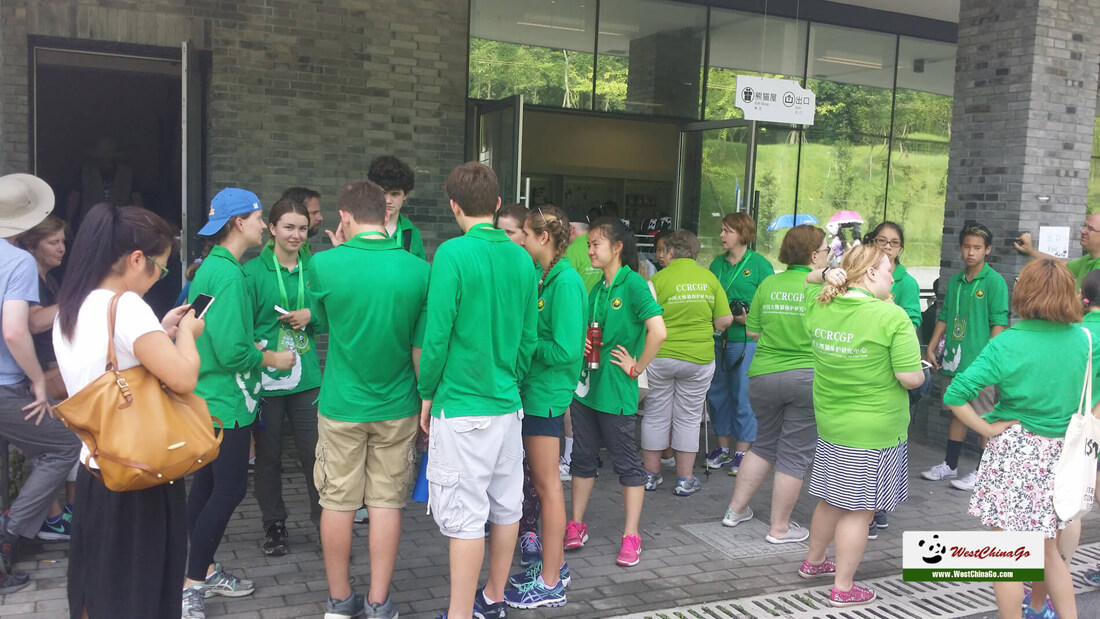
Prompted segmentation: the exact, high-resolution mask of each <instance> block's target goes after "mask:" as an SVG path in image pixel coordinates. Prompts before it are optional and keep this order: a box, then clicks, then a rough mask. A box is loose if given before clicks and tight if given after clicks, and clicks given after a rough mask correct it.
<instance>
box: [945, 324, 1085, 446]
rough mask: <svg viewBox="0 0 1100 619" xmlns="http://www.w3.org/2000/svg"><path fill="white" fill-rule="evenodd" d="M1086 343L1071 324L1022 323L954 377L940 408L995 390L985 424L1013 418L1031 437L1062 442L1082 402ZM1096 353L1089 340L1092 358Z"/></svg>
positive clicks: (1001, 335)
mask: <svg viewBox="0 0 1100 619" xmlns="http://www.w3.org/2000/svg"><path fill="white" fill-rule="evenodd" d="M1087 341H1088V340H1087V338H1086V336H1085V334H1084V333H1081V329H1080V327H1079V325H1076V324H1066V323H1060V322H1047V321H1045V320H1021V321H1020V322H1017V323H1016V324H1014V325H1012V328H1011V329H1006V330H1005V331H1004V332H1003V333H1001V334H1000V335H998V336H997V337H996V338H994V339H993V340H992V341H990V342H989V344H988V345H987V346H986V347H985V348H983V349H982V351H981V353H979V354H978V356H977V358H976V359H974V362H973V363H971V364H970V366H969V367H967V368H966V370H964V371H962V372H959V373H958V374H956V375H955V378H954V380H952V381H951V384H950V385H949V386H948V387H947V391H945V392H944V394H943V403H944V404H947V405H950V406H962V405H963V404H965V403H967V402H969V401H971V400H973V399H974V398H976V397H977V396H978V392H979V391H981V390H982V388H984V387H986V386H988V385H996V386H997V388H998V390H999V393H1000V397H999V399H998V400H997V404H996V405H995V406H994V407H993V411H992V412H990V413H988V414H987V415H986V416H985V420H986V421H989V422H994V421H1003V420H1010V419H1018V420H1020V425H1022V426H1023V427H1024V429H1025V430H1027V431H1028V432H1031V433H1032V434H1038V435H1039V436H1046V437H1049V438H1062V437H1064V436H1065V435H1066V427H1067V426H1068V425H1069V420H1070V417H1071V416H1072V415H1073V414H1074V413H1076V412H1077V407H1078V405H1079V404H1080V401H1081V388H1082V387H1083V380H1084V376H1085V361H1086V357H1087V353H1086V352H1085V350H1086V347H1087V346H1088V343H1087ZM1096 348H1097V342H1096V341H1095V338H1094V341H1093V355H1094V356H1095V355H1096V354H1097V350H1096Z"/></svg>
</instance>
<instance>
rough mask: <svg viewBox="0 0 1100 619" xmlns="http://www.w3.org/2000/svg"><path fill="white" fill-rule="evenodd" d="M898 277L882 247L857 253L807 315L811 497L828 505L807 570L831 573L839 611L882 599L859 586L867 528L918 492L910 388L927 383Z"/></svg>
mask: <svg viewBox="0 0 1100 619" xmlns="http://www.w3.org/2000/svg"><path fill="white" fill-rule="evenodd" d="M890 272H891V264H890V258H889V257H888V256H887V255H886V254H885V253H884V252H883V251H882V250H881V249H879V248H878V247H875V246H873V245H860V246H858V247H854V248H852V250H851V251H849V252H848V253H846V254H845V255H844V260H843V262H842V264H841V272H838V273H836V274H834V273H830V274H829V278H828V280H829V281H828V282H826V284H825V286H824V287H823V288H822V291H821V294H820V295H818V297H817V302H816V303H811V304H810V305H809V307H808V308H807V310H806V323H807V326H808V329H809V332H810V345H811V348H812V349H813V354H814V386H813V394H814V412H815V416H816V419H817V429H818V439H817V445H816V448H815V452H814V463H813V473H812V474H811V476H810V494H811V495H813V496H815V497H818V498H819V499H821V500H820V501H819V502H818V504H817V509H816V510H815V511H814V516H813V522H812V523H811V525H810V549H809V552H808V554H807V556H806V560H805V561H803V562H802V566H801V567H800V568H799V570H798V573H799V575H800V576H802V577H803V578H814V577H817V576H826V575H829V574H832V575H833V588H832V591H831V592H830V594H829V603H830V604H831V605H833V606H838V607H843V606H855V605H858V604H866V603H868V602H870V601H871V600H873V599H875V592H874V591H872V590H871V589H867V588H865V587H861V586H859V585H856V584H855V582H854V577H855V572H856V568H857V567H859V563H860V560H862V558H863V550H864V548H865V547H866V545H867V527H868V526H869V525H870V523H871V519H872V517H873V516H874V514H875V511H876V510H880V509H884V510H887V511H892V510H893V509H894V508H895V507H897V506H898V504H900V503H901V502H902V501H904V500H906V498H908V492H909V487H908V483H907V477H906V467H907V464H908V457H907V443H906V441H907V439H908V435H907V429H908V426H909V396H908V393H907V392H906V390H907V389H911V388H913V387H916V386H919V385H920V384H921V383H923V382H924V373H923V372H922V371H921V365H920V346H919V344H918V343H917V335H916V332H915V331H914V330H913V324H912V322H910V320H909V317H908V316H907V315H906V314H905V310H903V309H901V308H900V307H898V306H897V305H894V304H893V303H887V302H885V300H886V299H889V297H890V286H891V284H892V283H893V277H892V276H891V274H890ZM834 541H835V543H836V560H835V561H830V560H828V559H827V558H826V557H825V550H826V548H828V546H829V544H830V543H831V542H834Z"/></svg>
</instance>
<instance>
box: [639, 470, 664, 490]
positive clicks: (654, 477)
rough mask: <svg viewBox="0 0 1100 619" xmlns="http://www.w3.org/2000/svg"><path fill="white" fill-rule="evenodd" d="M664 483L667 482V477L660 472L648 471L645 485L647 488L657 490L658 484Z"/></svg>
mask: <svg viewBox="0 0 1100 619" xmlns="http://www.w3.org/2000/svg"><path fill="white" fill-rule="evenodd" d="M663 483H665V478H664V477H661V474H660V473H650V472H649V471H646V474H645V486H643V487H644V488H645V489H646V490H649V491H653V490H656V489H657V486H660V485H661V484H663Z"/></svg>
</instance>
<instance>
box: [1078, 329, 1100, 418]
mask: <svg viewBox="0 0 1100 619" xmlns="http://www.w3.org/2000/svg"><path fill="white" fill-rule="evenodd" d="M1081 326H1082V327H1084V328H1086V329H1088V330H1089V332H1090V333H1092V368H1093V370H1095V371H1096V373H1097V378H1100V312H1097V311H1094V312H1088V313H1087V314H1085V318H1084V320H1083V321H1081ZM1098 402H1100V385H1094V386H1093V388H1092V405H1093V406H1096V404H1097V403H1098Z"/></svg>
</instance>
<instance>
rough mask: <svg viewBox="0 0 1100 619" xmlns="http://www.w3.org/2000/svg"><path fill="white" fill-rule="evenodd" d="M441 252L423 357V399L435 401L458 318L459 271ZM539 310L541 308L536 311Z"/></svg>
mask: <svg viewBox="0 0 1100 619" xmlns="http://www.w3.org/2000/svg"><path fill="white" fill-rule="evenodd" d="M442 249H443V252H442V253H440V252H437V253H436V255H435V264H434V265H433V266H432V272H431V276H430V277H429V279H428V303H427V311H426V314H425V325H424V339H423V346H422V347H421V353H420V378H419V389H420V397H421V399H424V400H431V399H433V398H434V397H435V391H436V389H437V388H438V387H439V381H440V379H441V378H442V377H443V365H444V363H446V361H447V349H448V347H449V346H450V344H451V330H452V329H453V328H454V323H455V318H456V317H457V316H458V302H457V300H458V295H459V286H458V281H459V280H458V268H457V265H455V263H454V260H453V259H452V258H451V257H450V256H449V255H448V254H447V253H446V249H445V248H442ZM535 309H536V310H537V309H538V308H535Z"/></svg>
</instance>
